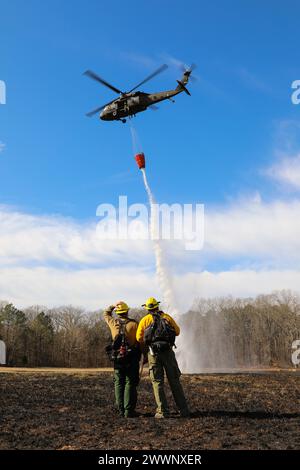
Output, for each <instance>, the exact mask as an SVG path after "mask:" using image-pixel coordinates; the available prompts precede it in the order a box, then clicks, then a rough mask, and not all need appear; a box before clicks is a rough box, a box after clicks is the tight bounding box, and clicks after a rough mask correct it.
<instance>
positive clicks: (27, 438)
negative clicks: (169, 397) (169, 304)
mask: <svg viewBox="0 0 300 470" xmlns="http://www.w3.org/2000/svg"><path fill="white" fill-rule="evenodd" d="M299 381H300V377H299V375H296V374H294V373H284V372H276V373H268V374H207V375H186V376H184V377H183V384H184V387H185V390H186V394H187V396H188V400H189V402H190V405H191V409H192V412H193V414H192V417H191V418H190V419H179V418H178V417H176V414H175V410H173V411H174V415H173V417H172V418H170V419H168V420H163V421H162V420H159V421H158V420H155V419H154V418H153V412H154V409H155V406H154V401H153V398H152V390H151V384H150V382H149V380H148V378H147V377H146V376H145V377H144V378H143V380H142V382H141V384H140V388H139V406H138V411H139V412H141V413H142V415H141V417H139V418H135V419H128V420H124V419H120V418H118V417H117V416H116V414H115V411H114V407H113V390H112V374H111V372H107V371H106V372H91V371H87V372H85V373H82V372H80V371H75V372H72V373H66V374H65V373H58V372H57V371H49V372H26V373H24V372H13V373H0V397H1V400H0V429H1V432H0V449H300V434H299V426H300V382H299Z"/></svg>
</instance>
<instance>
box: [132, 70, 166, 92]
mask: <svg viewBox="0 0 300 470" xmlns="http://www.w3.org/2000/svg"><path fill="white" fill-rule="evenodd" d="M167 68H168V66H167V65H166V64H164V65H162V66H161V67H159V68H158V69H157V70H155V72H153V73H151V75H149V77H147V78H145V80H143V81H142V82H140V83H139V84H138V85H136V86H135V87H134V88H132V89H131V90H130V91H129V92H128V93H131V92H132V91H134V90H136V89H137V88H139V87H140V86H141V85H144V83H146V82H148V81H149V80H151V79H152V78H154V77H155V76H156V75H158V74H159V73H162V72H163V71H164V70H166V69H167Z"/></svg>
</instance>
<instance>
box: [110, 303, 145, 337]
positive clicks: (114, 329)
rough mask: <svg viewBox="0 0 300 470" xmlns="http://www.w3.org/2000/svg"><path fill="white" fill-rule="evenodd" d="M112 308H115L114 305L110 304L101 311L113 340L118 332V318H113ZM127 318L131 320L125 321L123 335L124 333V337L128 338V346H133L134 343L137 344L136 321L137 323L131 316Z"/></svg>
mask: <svg viewBox="0 0 300 470" xmlns="http://www.w3.org/2000/svg"><path fill="white" fill-rule="evenodd" d="M114 308H115V307H114V305H111V306H110V307H108V308H107V309H106V310H105V311H104V313H103V317H104V320H105V322H106V323H107V325H108V326H109V329H110V332H111V336H112V339H113V340H114V339H115V337H116V336H117V335H118V333H119V332H120V322H119V319H118V318H114V317H113V316H112V314H113V311H114ZM128 320H131V321H129V322H128V323H126V326H125V335H126V338H127V340H128V343H129V344H130V346H134V345H135V344H137V340H136V331H137V327H138V323H137V321H136V320H133V319H132V318H128Z"/></svg>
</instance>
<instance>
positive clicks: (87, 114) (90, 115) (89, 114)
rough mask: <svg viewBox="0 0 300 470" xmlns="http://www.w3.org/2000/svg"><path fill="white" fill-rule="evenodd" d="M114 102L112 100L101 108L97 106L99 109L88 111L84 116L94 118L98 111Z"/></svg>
mask: <svg viewBox="0 0 300 470" xmlns="http://www.w3.org/2000/svg"><path fill="white" fill-rule="evenodd" d="M114 101H115V100H112V101H110V102H109V103H106V104H104V105H103V106H99V108H96V109H93V110H92V111H89V112H88V113H86V116H88V117H92V116H94V114H97V113H99V111H101V110H102V109H104V108H105V106H108V105H109V104H111V103H113V102H114Z"/></svg>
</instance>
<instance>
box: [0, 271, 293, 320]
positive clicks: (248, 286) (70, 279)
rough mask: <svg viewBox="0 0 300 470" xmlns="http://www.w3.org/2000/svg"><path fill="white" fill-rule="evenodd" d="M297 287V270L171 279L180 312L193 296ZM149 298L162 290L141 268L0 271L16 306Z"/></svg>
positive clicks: (0, 284) (135, 302) (0, 295)
mask: <svg viewBox="0 0 300 470" xmlns="http://www.w3.org/2000/svg"><path fill="white" fill-rule="evenodd" d="M299 285H300V271H296V270H283V271H281V270H261V271H255V270H244V271H239V270H234V271H222V272H219V273H213V272H208V271H204V272H202V273H196V272H187V273H184V274H182V275H179V276H175V278H174V288H175V291H176V294H177V298H178V300H179V306H180V309H181V310H182V312H185V311H186V310H188V308H189V307H190V306H191V305H192V303H193V300H194V299H195V297H216V296H227V295H233V296H242V297H248V296H255V295H257V294H262V293H264V294H268V293H271V292H272V291H274V290H281V289H292V290H294V291H298V292H299ZM150 295H155V296H157V297H160V296H161V291H160V289H159V286H158V285H157V282H156V280H155V277H154V275H153V273H152V272H149V271H146V270H144V269H142V268H117V267H116V268H106V269H83V270H69V269H58V268H47V267H36V268H22V267H11V268H1V269H0V299H7V300H9V301H11V302H13V303H14V304H15V305H16V306H17V307H19V308H21V307H25V306H29V305H32V304H40V305H46V306H48V307H53V306H58V305H63V304H73V305H75V306H82V307H84V308H87V309H98V308H103V307H105V306H106V305H110V304H111V303H112V302H114V301H116V300H118V299H119V298H124V300H126V301H127V302H128V303H129V305H131V306H132V307H138V306H140V305H141V304H142V303H143V302H144V301H145V299H146V298H147V297H149V296H150Z"/></svg>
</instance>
